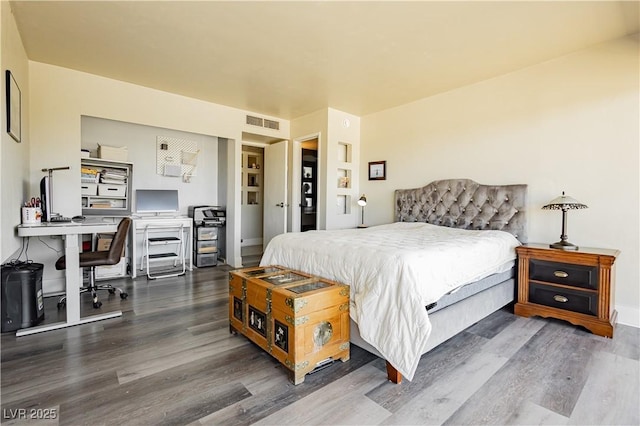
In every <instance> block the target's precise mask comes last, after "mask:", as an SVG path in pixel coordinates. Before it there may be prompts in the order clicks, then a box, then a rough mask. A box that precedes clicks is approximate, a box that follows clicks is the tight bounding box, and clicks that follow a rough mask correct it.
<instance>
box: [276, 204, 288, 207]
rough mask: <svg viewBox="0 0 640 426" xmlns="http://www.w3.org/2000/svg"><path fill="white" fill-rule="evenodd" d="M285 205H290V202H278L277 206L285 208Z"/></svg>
mask: <svg viewBox="0 0 640 426" xmlns="http://www.w3.org/2000/svg"><path fill="white" fill-rule="evenodd" d="M284 206H288V204H285V203H278V204H276V207H282V208H284Z"/></svg>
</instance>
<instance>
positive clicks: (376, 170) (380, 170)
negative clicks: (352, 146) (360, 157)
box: [369, 161, 387, 180]
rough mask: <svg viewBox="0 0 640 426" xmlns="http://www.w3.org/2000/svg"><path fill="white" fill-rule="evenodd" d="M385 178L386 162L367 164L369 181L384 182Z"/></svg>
mask: <svg viewBox="0 0 640 426" xmlns="http://www.w3.org/2000/svg"><path fill="white" fill-rule="evenodd" d="M386 178H387V162H386V161H371V162H369V180H385V179H386Z"/></svg>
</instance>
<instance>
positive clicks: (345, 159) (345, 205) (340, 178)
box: [336, 142, 354, 215]
mask: <svg viewBox="0 0 640 426" xmlns="http://www.w3.org/2000/svg"><path fill="white" fill-rule="evenodd" d="M352 150H353V147H352V146H351V144H350V143H347V142H338V158H337V160H338V167H337V181H336V187H337V190H336V195H337V200H336V207H337V213H338V214H339V215H346V214H351V200H352V197H353V196H354V194H353V189H352V185H351V178H352V175H353V169H354V164H353V161H352V155H353V154H352Z"/></svg>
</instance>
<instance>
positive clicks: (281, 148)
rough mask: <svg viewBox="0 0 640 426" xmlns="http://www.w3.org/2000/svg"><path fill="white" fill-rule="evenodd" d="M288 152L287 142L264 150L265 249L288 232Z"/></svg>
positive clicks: (263, 238)
mask: <svg viewBox="0 0 640 426" xmlns="http://www.w3.org/2000/svg"><path fill="white" fill-rule="evenodd" d="M287 152H288V141H286V140H285V141H280V142H276V143H272V144H271V145H268V146H266V147H265V149H264V222H263V235H262V244H263V247H267V244H269V241H271V239H272V238H273V237H275V236H276V235H280V234H284V233H285V232H287V207H288V205H287Z"/></svg>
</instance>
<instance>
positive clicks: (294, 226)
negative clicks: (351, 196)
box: [289, 132, 325, 232]
mask: <svg viewBox="0 0 640 426" xmlns="http://www.w3.org/2000/svg"><path fill="white" fill-rule="evenodd" d="M321 135H322V134H321V132H316V133H311V134H309V135H305V136H301V137H299V138H296V139H293V143H292V152H291V182H290V185H289V188H291V189H290V193H291V205H290V209H291V210H290V211H289V213H290V216H289V217H291V226H290V228H289V232H300V225H301V221H302V217H301V214H300V204H301V203H302V197H301V196H300V191H297V190H294V188H298V186H299V185H300V181H301V180H302V143H303V142H306V141H308V140H311V139H317V140H318V163H317V171H318V177H317V180H316V182H317V195H316V198H317V203H318V204H317V206H316V211H317V214H316V229H320V227H319V224H320V194H321V193H322V191H324V190H325V187H324V182H323V181H322V180H321V179H320V176H322V175H323V174H322V173H320V170H321V169H322V161H321V159H322V155H321V151H320V148H321V143H320V141H321V139H320V137H321Z"/></svg>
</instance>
